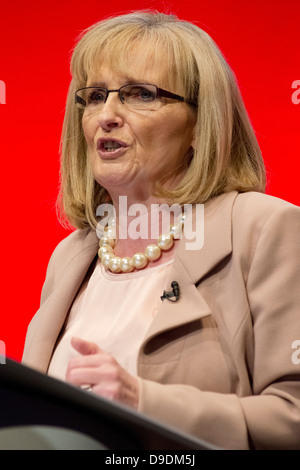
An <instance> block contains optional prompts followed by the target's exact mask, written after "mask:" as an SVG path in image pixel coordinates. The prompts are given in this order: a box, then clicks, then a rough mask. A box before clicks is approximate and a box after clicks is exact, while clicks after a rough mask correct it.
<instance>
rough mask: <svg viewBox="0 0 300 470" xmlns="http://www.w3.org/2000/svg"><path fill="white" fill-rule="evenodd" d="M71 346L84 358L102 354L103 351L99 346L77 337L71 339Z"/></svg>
mask: <svg viewBox="0 0 300 470" xmlns="http://www.w3.org/2000/svg"><path fill="white" fill-rule="evenodd" d="M71 345H72V346H73V348H74V349H75V350H76V351H77V352H79V353H80V354H82V355H84V356H87V355H90V354H97V353H99V352H101V349H100V348H99V346H97V344H95V343H91V342H90V341H86V340H85V339H81V338H77V337H73V338H72V339H71Z"/></svg>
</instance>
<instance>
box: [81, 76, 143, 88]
mask: <svg viewBox="0 0 300 470" xmlns="http://www.w3.org/2000/svg"><path fill="white" fill-rule="evenodd" d="M122 80H124V85H131V84H134V83H149V81H147V80H144V79H140V80H139V79H137V78H133V77H132V76H130V75H122ZM88 86H89V87H95V88H97V87H100V88H107V86H106V82H104V81H95V82H92V83H90V84H89V85H88Z"/></svg>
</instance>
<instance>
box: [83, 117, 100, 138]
mask: <svg viewBox="0 0 300 470" xmlns="http://www.w3.org/2000/svg"><path fill="white" fill-rule="evenodd" d="M81 124H82V130H83V135H84V137H85V140H86V142H87V144H88V145H90V144H92V142H93V139H94V135H95V133H96V129H97V126H96V124H95V123H94V122H93V120H92V119H91V118H90V119H88V118H87V117H85V116H83V118H82V122H81Z"/></svg>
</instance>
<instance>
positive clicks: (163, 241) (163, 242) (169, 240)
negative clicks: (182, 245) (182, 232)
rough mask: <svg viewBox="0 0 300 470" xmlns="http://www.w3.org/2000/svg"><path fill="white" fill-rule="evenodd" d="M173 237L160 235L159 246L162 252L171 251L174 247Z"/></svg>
mask: <svg viewBox="0 0 300 470" xmlns="http://www.w3.org/2000/svg"><path fill="white" fill-rule="evenodd" d="M173 243H174V241H173V237H172V236H171V235H169V234H168V235H166V234H165V235H160V237H158V240H157V244H158V246H159V248H160V249H161V250H169V249H170V248H171V247H172V246H173Z"/></svg>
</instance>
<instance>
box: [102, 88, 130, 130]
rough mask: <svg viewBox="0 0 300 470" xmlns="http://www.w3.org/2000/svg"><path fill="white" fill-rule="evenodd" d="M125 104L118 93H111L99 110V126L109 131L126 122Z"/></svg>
mask: <svg viewBox="0 0 300 470" xmlns="http://www.w3.org/2000/svg"><path fill="white" fill-rule="evenodd" d="M123 113H124V105H123V104H122V103H121V101H120V99H119V95H118V93H109V95H108V97H107V100H106V101H105V103H103V104H102V106H101V108H100V109H99V111H98V116H97V120H98V123H99V126H100V127H101V128H102V129H103V130H105V131H107V132H109V131H111V130H112V129H115V128H116V127H121V126H123V124H124V114H123Z"/></svg>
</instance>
